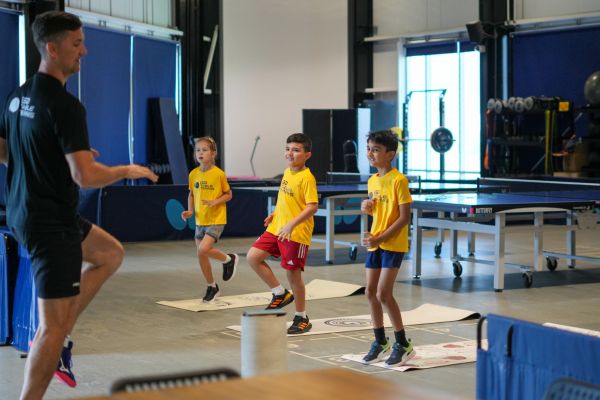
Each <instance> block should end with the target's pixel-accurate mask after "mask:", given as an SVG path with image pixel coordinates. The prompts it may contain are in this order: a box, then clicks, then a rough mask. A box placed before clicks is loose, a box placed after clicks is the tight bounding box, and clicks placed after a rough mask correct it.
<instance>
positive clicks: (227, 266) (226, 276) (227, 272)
mask: <svg viewBox="0 0 600 400" xmlns="http://www.w3.org/2000/svg"><path fill="white" fill-rule="evenodd" d="M227 255H228V256H229V257H230V258H231V260H229V262H226V263H223V280H224V281H225V282H227V281H228V280H230V279H232V278H233V277H234V276H235V271H236V269H237V263H238V261H239V260H240V257H239V256H238V255H237V254H227Z"/></svg>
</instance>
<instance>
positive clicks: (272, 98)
mask: <svg viewBox="0 0 600 400" xmlns="http://www.w3.org/2000/svg"><path fill="white" fill-rule="evenodd" d="M347 15H348V14H347V1H346V0H326V1H324V0H301V1H299V0H244V1H239V0H223V38H222V40H223V90H222V98H223V116H224V122H223V129H224V140H225V143H224V148H225V154H224V160H225V171H226V173H227V174H228V175H250V174H251V173H252V171H251V168H250V162H249V159H250V153H251V151H252V146H253V144H254V138H255V137H256V136H258V135H260V137H261V140H260V142H259V144H258V147H257V150H256V155H255V157H254V166H255V169H256V174H257V175H258V176H260V177H272V176H275V175H277V174H280V173H282V172H283V169H284V168H285V165H286V163H285V160H284V158H283V150H284V147H285V139H286V137H287V136H288V135H290V134H291V133H294V132H301V131H302V109H305V108H346V107H347V104H348V103H347V102H348V49H347V47H348V44H347V31H348V29H347ZM207 133H208V132H207ZM315 151H318V149H315Z"/></svg>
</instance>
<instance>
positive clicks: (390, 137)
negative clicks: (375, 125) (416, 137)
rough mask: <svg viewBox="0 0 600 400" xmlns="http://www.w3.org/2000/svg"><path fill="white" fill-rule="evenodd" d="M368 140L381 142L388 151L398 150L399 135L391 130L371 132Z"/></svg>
mask: <svg viewBox="0 0 600 400" xmlns="http://www.w3.org/2000/svg"><path fill="white" fill-rule="evenodd" d="M367 141H371V142H373V143H376V144H380V145H382V146H383V147H385V149H386V150H387V151H396V152H397V151H398V135H396V134H395V133H394V132H392V131H391V130H389V129H387V130H385V131H377V132H370V133H369V134H368V135H367Z"/></svg>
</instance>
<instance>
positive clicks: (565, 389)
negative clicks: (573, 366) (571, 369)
mask: <svg viewBox="0 0 600 400" xmlns="http://www.w3.org/2000/svg"><path fill="white" fill-rule="evenodd" d="M544 400H600V386H596V385H592V384H589V383H586V382H580V381H576V380H574V379H569V378H560V379H557V380H555V381H554V382H552V384H551V385H550V387H549V388H548V390H547V391H546V394H545V395H544Z"/></svg>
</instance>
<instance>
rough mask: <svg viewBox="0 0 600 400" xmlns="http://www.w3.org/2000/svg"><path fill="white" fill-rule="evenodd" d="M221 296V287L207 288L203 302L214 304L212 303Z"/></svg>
mask: <svg viewBox="0 0 600 400" xmlns="http://www.w3.org/2000/svg"><path fill="white" fill-rule="evenodd" d="M220 294H221V292H220V291H219V285H216V286H210V285H209V286H208V287H207V288H206V294H205V295H204V298H202V301H203V302H205V303H212V301H213V300H214V299H216V298H217V297H219V295H220Z"/></svg>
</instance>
